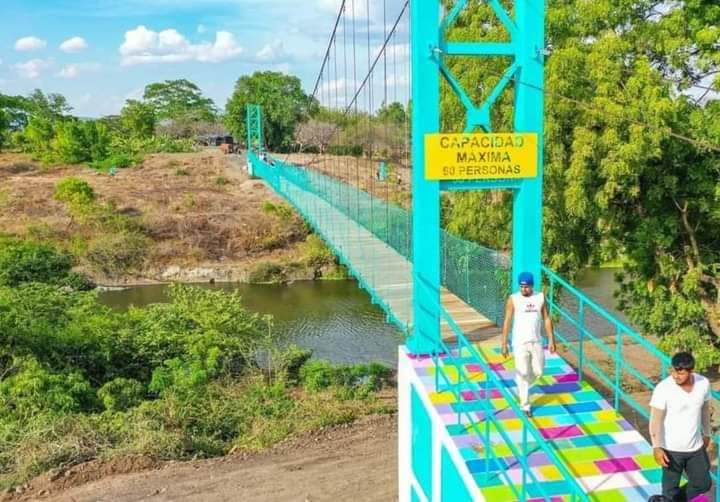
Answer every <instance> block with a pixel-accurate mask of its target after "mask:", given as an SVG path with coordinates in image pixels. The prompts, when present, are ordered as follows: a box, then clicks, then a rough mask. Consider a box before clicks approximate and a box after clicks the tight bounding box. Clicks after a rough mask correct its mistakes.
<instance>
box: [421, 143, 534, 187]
mask: <svg viewBox="0 0 720 502" xmlns="http://www.w3.org/2000/svg"><path fill="white" fill-rule="evenodd" d="M535 176H537V134H535V133H493V134H484V133H473V134H426V135H425V178H426V179H428V180H483V179H503V178H533V177H535Z"/></svg>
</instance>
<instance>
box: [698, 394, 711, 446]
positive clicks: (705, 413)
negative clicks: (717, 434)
mask: <svg viewBox="0 0 720 502" xmlns="http://www.w3.org/2000/svg"><path fill="white" fill-rule="evenodd" d="M700 416H701V419H702V430H703V445H704V446H705V448H707V447H708V445H709V444H710V439H711V437H712V427H711V422H710V401H705V402H704V403H703V406H702V413H701V415H700Z"/></svg>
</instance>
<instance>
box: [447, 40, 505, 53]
mask: <svg viewBox="0 0 720 502" xmlns="http://www.w3.org/2000/svg"><path fill="white" fill-rule="evenodd" d="M442 49H443V52H444V53H445V55H446V56H514V55H515V46H514V45H513V44H512V43H509V42H445V44H444V46H443V47H442Z"/></svg>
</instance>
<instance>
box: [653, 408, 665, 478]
mask: <svg viewBox="0 0 720 502" xmlns="http://www.w3.org/2000/svg"><path fill="white" fill-rule="evenodd" d="M664 421H665V410H660V409H658V408H655V407H652V406H651V407H650V442H651V443H652V447H653V456H654V457H655V461H656V462H657V463H658V464H659V465H661V466H663V467H667V466H668V464H669V461H668V458H667V454H666V453H665V450H663V449H662V441H661V439H660V437H661V436H660V435H661V434H662V427H663V422H664Z"/></svg>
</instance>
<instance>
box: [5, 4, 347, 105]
mask: <svg viewBox="0 0 720 502" xmlns="http://www.w3.org/2000/svg"><path fill="white" fill-rule="evenodd" d="M339 5H340V0H310V1H306V0H0V93H3V94H11V95H18V94H19V95H27V94H28V93H30V92H31V91H32V90H33V89H36V88H39V89H42V90H43V92H45V93H49V92H57V93H61V94H63V95H64V96H65V97H66V98H67V99H68V102H69V104H70V105H71V106H72V107H73V114H74V115H77V116H82V117H98V116H103V115H108V114H115V113H118V112H119V111H120V109H121V108H122V106H123V104H124V103H125V101H126V100H127V99H137V98H140V97H142V93H143V89H144V87H145V86H146V85H147V84H149V83H152V82H160V81H163V80H169V79H179V78H186V79H188V80H190V81H192V82H195V83H196V84H197V85H198V86H199V87H200V88H201V89H202V91H203V93H204V94H205V95H207V96H208V97H210V98H212V99H213V100H214V101H215V103H216V105H217V106H218V107H219V108H224V106H225V103H226V102H227V99H228V97H229V96H230V94H231V93H232V90H233V87H234V85H235V82H236V81H237V79H238V78H239V77H240V76H242V75H246V74H251V73H253V72H254V71H265V70H274V71H282V72H285V73H290V74H293V75H296V76H298V77H300V79H301V81H302V83H303V87H304V88H305V90H306V92H308V93H309V92H311V91H312V87H313V84H314V83H315V79H316V77H317V74H318V70H319V68H320V63H321V61H322V57H323V54H324V52H325V48H326V44H327V41H328V37H329V34H330V32H331V30H332V27H333V24H334V21H335V15H336V13H337V10H338V8H339Z"/></svg>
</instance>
